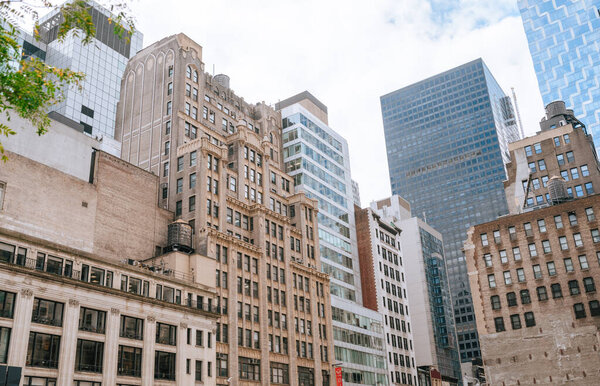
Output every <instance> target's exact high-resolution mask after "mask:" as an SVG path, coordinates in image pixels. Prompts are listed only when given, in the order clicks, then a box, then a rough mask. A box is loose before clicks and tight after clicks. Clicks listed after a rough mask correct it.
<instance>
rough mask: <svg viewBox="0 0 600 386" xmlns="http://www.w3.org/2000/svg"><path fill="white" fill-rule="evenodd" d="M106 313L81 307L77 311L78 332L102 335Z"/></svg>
mask: <svg viewBox="0 0 600 386" xmlns="http://www.w3.org/2000/svg"><path fill="white" fill-rule="evenodd" d="M105 327H106V311H100V310H94V309H91V308H86V307H81V308H80V309H79V330H80V331H89V332H95V333H97V334H104V329H105Z"/></svg>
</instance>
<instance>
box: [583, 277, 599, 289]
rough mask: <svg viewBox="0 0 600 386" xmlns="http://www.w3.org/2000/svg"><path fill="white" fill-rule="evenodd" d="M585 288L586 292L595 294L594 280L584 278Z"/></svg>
mask: <svg viewBox="0 0 600 386" xmlns="http://www.w3.org/2000/svg"><path fill="white" fill-rule="evenodd" d="M583 287H584V288H585V292H595V291H596V284H595V283H594V278H592V277H584V278H583Z"/></svg>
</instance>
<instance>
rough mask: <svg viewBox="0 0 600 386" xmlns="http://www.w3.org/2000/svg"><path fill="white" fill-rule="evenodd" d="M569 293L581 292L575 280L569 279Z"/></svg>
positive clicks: (577, 293) (576, 293)
mask: <svg viewBox="0 0 600 386" xmlns="http://www.w3.org/2000/svg"><path fill="white" fill-rule="evenodd" d="M569 293H570V294H571V295H579V294H580V293H581V291H580V290H579V283H578V282H577V280H569Z"/></svg>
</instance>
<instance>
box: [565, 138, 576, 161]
mask: <svg viewBox="0 0 600 386" xmlns="http://www.w3.org/2000/svg"><path fill="white" fill-rule="evenodd" d="M565 142H566V141H565ZM565 155H566V156H567V162H575V157H574V156H573V152H572V151H568V152H566V153H565Z"/></svg>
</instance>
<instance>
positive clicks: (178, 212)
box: [175, 200, 183, 216]
mask: <svg viewBox="0 0 600 386" xmlns="http://www.w3.org/2000/svg"><path fill="white" fill-rule="evenodd" d="M182 210H183V207H182V204H181V200H179V201H177V202H176V203H175V216H181V212H182Z"/></svg>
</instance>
